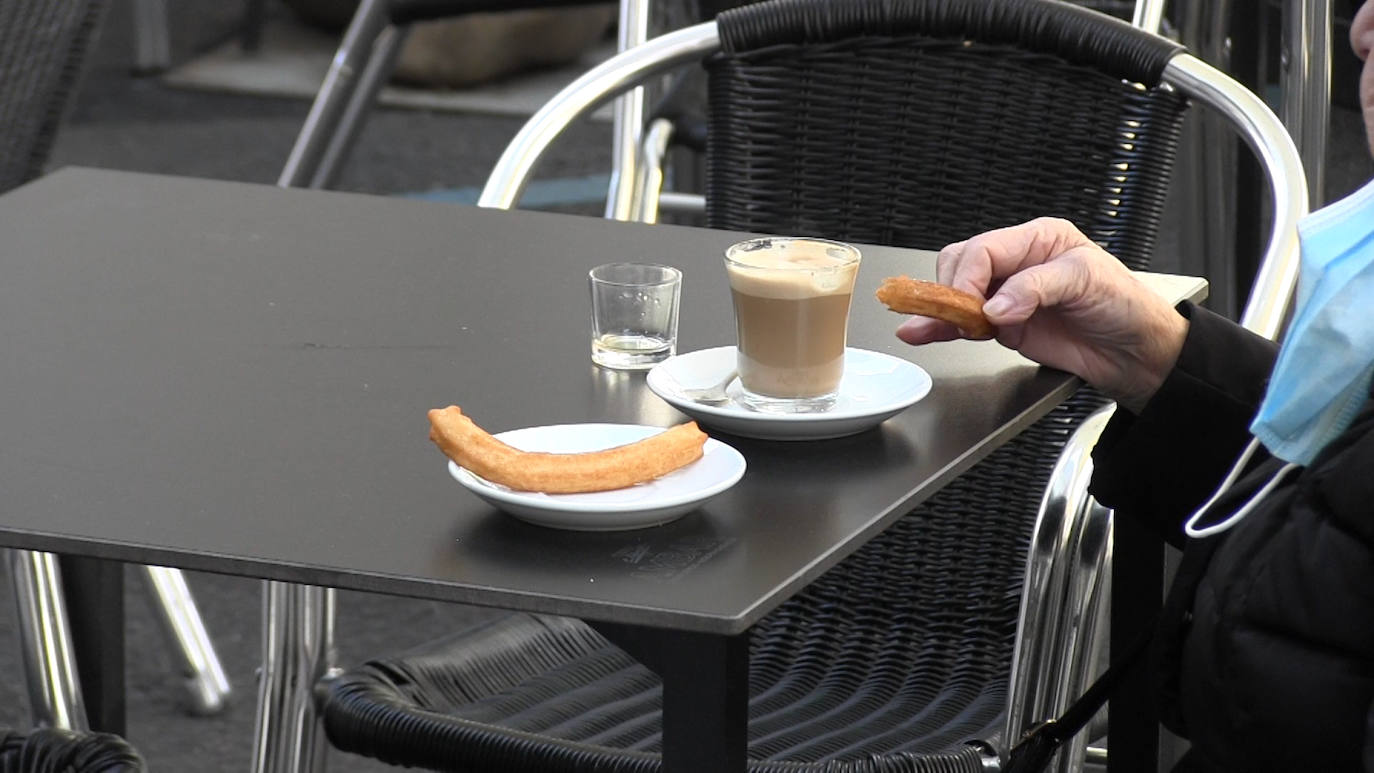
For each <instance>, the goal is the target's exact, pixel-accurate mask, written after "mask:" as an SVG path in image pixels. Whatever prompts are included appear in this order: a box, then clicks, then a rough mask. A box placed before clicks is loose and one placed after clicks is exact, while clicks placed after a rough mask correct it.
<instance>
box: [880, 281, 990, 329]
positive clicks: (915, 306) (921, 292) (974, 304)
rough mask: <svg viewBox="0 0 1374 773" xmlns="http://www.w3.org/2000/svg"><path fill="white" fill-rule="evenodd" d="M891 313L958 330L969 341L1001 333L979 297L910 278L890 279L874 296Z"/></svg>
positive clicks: (884, 282)
mask: <svg viewBox="0 0 1374 773" xmlns="http://www.w3.org/2000/svg"><path fill="white" fill-rule="evenodd" d="M874 294H875V295H876V296H877V297H878V300H880V301H882V302H883V303H885V304H887V307H888V308H889V309H892V310H893V311H895V312H898V313H900V314H920V315H921V316H923V317H934V318H935V319H941V320H944V321H945V322H949V323H951V324H953V325H955V326H957V327H958V328H959V329H960V330H962V331H963V332H964V335H966V336H968V337H969V338H976V339H984V338H992V337H994V336H996V335H997V329H996V328H994V327H993V326H992V323H991V322H989V321H988V318H987V316H986V315H984V314H983V302H982V301H981V300H979V299H978V296H976V295H971V294H969V293H966V292H964V291H963V290H956V289H954V288H953V287H946V286H945V285H942V284H937V283H935V282H927V281H925V280H923V279H912V278H911V277H908V276H897V277H888V278H887V279H884V280H883V283H882V285H880V286H879V287H878V292H876V293H874Z"/></svg>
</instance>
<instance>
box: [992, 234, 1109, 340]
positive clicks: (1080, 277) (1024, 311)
mask: <svg viewBox="0 0 1374 773" xmlns="http://www.w3.org/2000/svg"><path fill="white" fill-rule="evenodd" d="M1074 253H1075V251H1074V250H1071V251H1069V252H1067V253H1064V254H1063V256H1062V257H1061V259H1060V260H1053V261H1050V262H1048V263H1041V264H1040V265H1036V266H1031V267H1029V268H1027V269H1025V270H1024V271H1019V272H1017V273H1015V274H1013V275H1011V276H1009V277H1007V280H1006V281H1005V282H1003V283H1002V286H1001V288H999V289H998V291H997V294H996V295H994V296H992V297H991V298H989V299H988V302H987V303H985V304H983V313H984V314H986V315H987V317H988V321H989V322H991V323H992V324H994V325H996V326H997V327H998V328H999V329H1001V328H1004V327H1007V326H1010V325H1019V324H1021V323H1023V322H1025V321H1026V320H1028V319H1030V317H1031V315H1032V314H1034V313H1035V312H1036V311H1037V310H1039V309H1043V308H1053V307H1056V306H1060V305H1063V304H1064V303H1065V302H1067V301H1071V300H1075V299H1077V298H1081V297H1082V296H1083V293H1084V292H1085V289H1086V285H1087V282H1088V276H1087V271H1086V270H1085V264H1084V262H1083V261H1082V260H1079V259H1078V257H1079V256H1078V255H1076V254H1074Z"/></svg>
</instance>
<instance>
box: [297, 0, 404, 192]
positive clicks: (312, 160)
mask: <svg viewBox="0 0 1374 773" xmlns="http://www.w3.org/2000/svg"><path fill="white" fill-rule="evenodd" d="M405 32H406V30H405V28H400V27H395V26H393V25H392V24H391V17H390V14H389V13H388V10H387V2H386V0H362V4H361V5H359V6H358V10H357V12H356V13H354V14H353V20H352V21H351V22H349V25H348V30H347V31H346V32H344V37H343V41H342V43H340V45H339V50H338V51H337V52H335V54H334V61H333V62H331V63H330V65H329V71H328V72H327V73H325V76H324V82H323V83H322V84H321V86H320V91H319V93H318V94H316V95H315V101H314V103H312V104H311V105H310V112H309V113H308V114H307V115H306V118H305V125H304V126H303V127H302V128H301V131H300V134H299V135H297V137H296V144H295V145H294V146H293V147H292V148H291V154H290V155H289V156H288V157H287V159H286V166H285V167H284V168H283V169H282V173H281V176H280V177H278V178H277V184H278V185H280V186H283V187H288V188H325V187H328V185H329V183H330V182H331V181H333V179H334V178H335V177H336V176H337V174H338V169H339V166H340V165H341V164H342V162H343V160H344V158H345V157H346V156H347V155H348V149H349V147H350V146H351V144H352V141H353V139H354V137H356V136H357V132H358V128H359V127H360V126H361V124H362V119H363V118H365V117H366V115H367V111H368V110H369V109H370V108H371V106H372V103H373V102H374V101H375V97H376V93H377V90H378V89H380V88H381V84H382V82H384V81H385V80H386V77H387V76H388V75H389V74H390V72H391V68H392V65H393V64H394V62H395V57H396V55H397V54H398V53H399V51H400V48H401V42H402V41H403V40H404V38H405Z"/></svg>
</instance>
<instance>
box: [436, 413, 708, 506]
mask: <svg viewBox="0 0 1374 773" xmlns="http://www.w3.org/2000/svg"><path fill="white" fill-rule="evenodd" d="M429 423H430V432H429V439H430V440H433V441H434V443H435V445H437V446H439V450H441V451H443V452H444V455H445V456H447V457H448V458H450V459H452V460H453V461H454V462H455V463H457V464H458V466H460V467H463V468H464V469H466V470H468V471H469V472H471V473H473V474H474V475H478V476H480V477H482V478H484V479H486V480H489V481H491V482H492V483H499V484H501V485H502V486H505V487H507V488H511V489H515V490H517V491H542V492H544V493H546V494H579V493H585V492H588V491H609V490H611V489H618V488H626V487H629V486H633V485H635V484H636V483H645V482H647V481H651V480H653V479H654V478H658V477H660V476H663V475H666V474H668V473H670V472H672V471H673V470H676V469H678V468H679V467H685V466H686V465H688V464H691V463H692V462H695V461H696V460H698V459H700V458H701V454H702V445H703V444H705V443H706V433H705V432H702V431H701V430H700V429H698V428H697V425H696V422H692V421H689V422H687V423H686V424H679V425H677V426H676V427H672V428H670V429H667V430H664V431H663V432H660V433H659V434H657V435H653V436H651V437H647V438H644V439H643V440H640V441H637V442H634V443H629V444H627V445H623V446H617V447H615V448H607V449H605V450H603V451H589V452H587V453H580V454H550V453H539V452H532V451H520V450H518V449H516V448H512V447H511V446H508V445H506V444H505V443H502V442H501V441H500V440H498V439H496V438H495V437H493V436H492V435H491V434H489V433H488V432H487V431H486V430H483V429H482V428H481V427H479V426H477V425H476V424H474V423H473V422H472V419H469V418H468V417H467V416H465V415H463V412H462V410H460V409H459V408H458V406H456V405H450V406H449V407H447V408H435V409H433V410H431V411H430V412H429Z"/></svg>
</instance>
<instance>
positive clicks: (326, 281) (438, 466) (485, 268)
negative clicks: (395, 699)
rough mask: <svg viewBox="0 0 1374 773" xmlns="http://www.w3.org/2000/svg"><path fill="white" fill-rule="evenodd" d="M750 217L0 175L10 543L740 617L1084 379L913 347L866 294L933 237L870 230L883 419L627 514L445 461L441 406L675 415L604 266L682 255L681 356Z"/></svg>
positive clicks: (551, 420) (1, 465)
mask: <svg viewBox="0 0 1374 773" xmlns="http://www.w3.org/2000/svg"><path fill="white" fill-rule="evenodd" d="M738 237H739V235H738V234H734V233H729V232H722V231H710V230H705V229H693V228H683V227H673V226H641V225H627V224H619V223H609V222H606V221H602V220H599V219H596V218H587V217H574V216H563V215H556V214H547V213H530V212H500V211H491V210H480V209H476V208H468V207H455V206H451V205H441V204H432V203H422V202H415V201H405V200H396V199H388V198H380V197H371V196H361V195H351V194H341V193H322V192H309V191H297V190H282V189H278V188H274V187H269V186H259V185H246V184H239V183H228V182H215V181H207V180H192V179H180V178H169V177H160V176H151V175H139V174H130V173H121V172H109V171H98V170H87V169H69V170H64V171H61V172H58V173H56V174H54V175H51V176H49V177H47V178H44V179H42V180H39V181H37V182H35V183H33V184H31V185H29V186H26V187H23V188H20V189H19V190H17V191H14V192H11V193H10V194H8V195H6V196H4V197H0V277H2V278H3V281H0V330H3V331H4V335H3V336H0V363H3V367H4V375H3V377H2V378H0V406H3V408H0V437H3V438H4V440H5V442H4V445H3V446H0V491H3V492H4V496H3V498H0V543H3V544H6V545H9V546H13V547H21V548H33V549H40V550H49V551H54V552H66V553H73V554H81V555H88V556H95V557H101V558H109V559H117V560H123V561H131V562H139V563H154V564H162V565H168V566H177V567H183V568H188V569H199V570H206V571H212V572H223V573H230V574H240V575H249V576H255V577H262V578H267V579H276V580H284V581H289V582H299V583H307V584H317V585H328V586H335V587H343V588H352V589H358V590H367V591H378V592H385V593H394V594H400V595H407V596H416V597H423V598H433V599H441V600H451V601H461V602H469V603H476V604H483V605H490V606H502V607H510V608H515V609H523V610H530V611H542V612H552V613H558V614H566V615H574V616H580V617H584V618H587V619H591V620H601V621H610V622H621V623H632V624H645V625H652V626H660V627H665V628H674V629H685V630H698V631H705V632H712V633H737V632H740V631H742V630H744V629H746V628H747V627H748V626H749V625H751V624H752V623H754V622H755V621H757V620H758V618H760V617H761V616H762V615H763V614H765V613H766V612H768V611H769V610H770V609H772V608H773V607H775V606H777V605H778V604H779V603H781V602H782V601H783V600H784V599H786V598H787V597H788V596H789V595H791V594H792V593H793V592H795V591H796V590H797V589H799V588H800V587H802V586H803V585H804V584H805V583H807V582H809V581H810V580H812V579H814V578H815V577H816V576H817V575H819V574H820V573H821V572H823V571H824V570H825V569H826V568H828V567H829V566H831V565H833V564H834V563H836V562H837V561H838V560H840V559H841V558H843V557H844V556H845V555H847V554H848V553H850V552H852V551H853V550H854V549H856V548H857V547H858V546H859V545H861V544H862V543H863V541H864V540H865V539H867V538H868V537H870V536H872V535H873V534H874V533H876V532H877V531H879V530H880V529H882V528H883V526H884V525H885V524H887V523H888V522H890V521H891V520H892V519H894V518H896V517H898V516H899V515H901V514H902V513H903V512H905V511H906V510H908V509H909V508H910V507H911V506H912V505H913V504H915V503H917V502H919V501H920V500H922V499H923V498H925V497H927V496H929V495H930V493H932V492H933V491H934V490H935V489H937V488H938V487H939V486H940V485H941V484H942V483H944V482H945V481H947V480H949V479H950V478H951V477H952V476H954V475H956V474H957V473H959V472H960V471H962V470H964V469H966V468H967V467H968V466H969V465H971V464H972V463H973V462H975V461H976V460H977V459H979V458H981V457H982V456H983V455H985V454H986V453H987V452H988V451H989V450H991V448H992V447H994V446H995V445H996V444H997V443H999V442H1001V441H1003V440H1005V439H1006V438H1008V437H1009V436H1011V435H1012V434H1014V433H1015V432H1016V431H1018V429H1020V428H1021V427H1023V426H1025V425H1026V424H1028V423H1029V422H1031V421H1033V420H1034V419H1035V418H1037V417H1038V416H1039V415H1041V414H1042V413H1043V412H1045V411H1046V410H1048V409H1049V408H1050V407H1051V406H1052V405H1053V404H1054V403H1055V402H1057V401H1058V400H1059V399H1062V397H1063V396H1064V395H1066V394H1067V393H1068V392H1069V391H1070V390H1071V389H1072V387H1073V386H1074V380H1073V379H1072V378H1070V377H1069V376H1067V375H1065V374H1063V373H1059V372H1056V371H1052V370H1048V369H1041V368H1038V367H1036V366H1034V365H1032V364H1030V363H1028V362H1026V361H1025V360H1023V359H1021V358H1020V357H1019V356H1018V355H1016V354H1014V353H1011V352H1008V351H1006V350H1003V349H1002V348H1000V347H999V346H998V345H997V344H995V343H992V342H984V343H967V342H959V343H949V344H938V345H932V346H927V347H922V348H919V349H917V348H910V347H907V346H905V345H904V344H902V343H901V342H899V341H897V340H896V338H894V337H893V335H892V330H893V329H894V327H895V326H896V324H897V322H898V321H899V318H898V317H897V316H896V315H893V314H891V313H890V312H887V311H885V310H884V309H882V308H881V307H880V305H879V304H878V303H877V302H876V301H869V300H868V298H869V297H870V296H869V293H871V291H872V289H873V288H874V287H876V285H877V283H878V281H879V280H880V279H881V278H882V277H884V276H887V275H891V274H895V273H903V272H905V273H913V274H915V275H930V274H933V268H932V265H933V257H932V256H931V255H929V254H927V253H921V252H914V251H910V250H898V249H886V248H876V247H872V248H865V249H864V261H863V264H862V268H861V270H860V275H859V290H858V291H857V292H856V303H855V308H854V312H853V318H852V326H851V338H850V341H851V345H855V346H860V347H864V348H868V349H874V350H878V351H883V352H887V353H890V354H895V355H898V356H901V357H905V358H908V359H910V360H912V361H914V362H916V363H918V364H920V365H921V366H923V367H924V368H926V370H928V371H929V372H930V373H931V375H932V377H933V379H934V389H933V390H932V392H931V394H930V395H929V396H928V397H927V398H926V399H925V400H923V401H921V402H920V403H918V404H917V405H916V406H914V407H912V408H911V409H909V410H907V411H905V412H904V413H902V414H900V415H899V416H897V417H895V418H893V419H891V420H889V421H887V422H886V423H884V424H883V425H882V426H881V427H879V428H878V429H876V430H872V431H869V432H866V433H863V434H861V435H858V436H854V437H850V438H845V439H840V440H831V441H822V442H812V443H781V442H765V441H752V440H745V439H739V438H733V437H729V436H721V437H722V439H724V440H726V441H727V442H729V443H731V444H732V445H734V446H735V447H736V448H738V449H739V450H740V451H741V452H743V454H744V455H745V457H746V458H747V460H748V464H749V469H748V472H747V473H746V474H745V477H744V479H743V480H742V481H741V482H740V484H738V485H737V486H736V487H735V488H733V489H732V490H731V491H729V492H727V493H726V494H725V495H723V496H722V497H720V498H718V499H716V500H714V501H713V502H711V503H710V504H708V505H707V506H706V507H704V508H703V509H701V510H699V511H697V512H695V513H692V514H689V515H688V516H686V517H684V518H682V519H681V520H678V521H676V522H674V523H671V524H668V525H665V526H661V527H656V528H651V529H645V530H638V531H630V532H619V533H603V534H589V533H574V532H566V531H557V530H551V529H546V528H541V527H537V526H532V525H528V524H525V523H523V522H521V521H518V520H516V519H514V518H511V517H509V516H507V515H504V514H502V513H499V512H497V511H496V510H494V509H492V508H491V507H489V506H488V505H486V504H484V503H482V502H481V501H479V500H478V499H477V498H475V497H473V496H472V495H471V494H469V493H468V492H467V491H465V490H463V489H462V488H461V487H459V486H458V485H457V484H456V483H455V482H454V481H453V480H452V479H451V478H450V477H449V475H448V473H447V471H446V469H445V460H444V459H443V457H442V456H441V455H440V454H439V452H438V451H437V450H436V449H435V448H434V446H433V445H432V444H431V443H430V441H429V440H428V439H427V429H428V424H427V421H426V419H425V410H426V409H428V408H430V407H435V406H443V405H448V404H450V403H458V404H460V405H462V406H463V407H464V409H465V410H466V411H467V412H468V413H469V414H470V415H472V416H474V417H476V418H477V419H478V421H479V423H481V424H482V425H483V426H485V427H486V428H487V429H489V430H491V431H493V432H497V431H501V430H505V429H512V428H516V427H523V426H533V425H541V424H558V423H568V422H578V421H623V422H635V423H647V424H658V425H668V424H672V423H676V422H679V421H681V420H682V419H683V417H682V416H681V415H680V414H678V413H677V412H676V411H675V410H673V409H672V408H670V407H669V406H668V405H667V404H666V403H663V402H662V401H661V400H659V399H658V398H657V397H655V396H654V395H653V394H652V393H650V392H649V391H648V390H647V388H645V386H644V380H643V376H642V375H627V374H623V373H616V372H609V371H604V370H601V369H598V368H597V367H595V366H593V365H592V364H591V362H590V360H589V359H588V354H589V348H588V332H587V329H588V325H587V320H586V318H587V316H588V309H587V289H586V279H585V277H586V272H587V269H588V268H589V267H591V266H593V265H595V264H598V263H602V262H606V261H611V260H642V261H654V262H663V263H669V264H672V265H675V266H678V267H680V268H681V269H682V270H683V272H684V275H685V280H684V286H683V291H682V321H681V334H680V348H679V350H680V351H691V350H694V349H700V348H706V347H710V346H717V345H722V344H729V343H731V342H732V338H733V321H732V318H731V311H730V303H729V298H728V294H727V290H726V284H725V278H724V272H723V269H722V267H721V253H722V250H723V249H724V248H725V247H726V246H727V245H728V244H730V243H731V242H732V241H734V240H736V239H737V238H738ZM1154 281H1156V282H1157V283H1158V284H1159V286H1160V288H1161V290H1162V291H1163V292H1165V293H1166V294H1168V295H1170V296H1172V297H1174V298H1183V297H1199V296H1200V295H1201V294H1202V292H1203V290H1204V287H1205V285H1204V284H1203V283H1202V282H1201V280H1196V279H1185V278H1168V277H1162V278H1155V280H1154Z"/></svg>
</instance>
